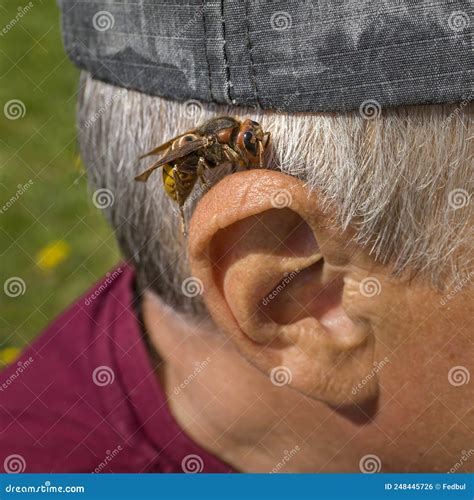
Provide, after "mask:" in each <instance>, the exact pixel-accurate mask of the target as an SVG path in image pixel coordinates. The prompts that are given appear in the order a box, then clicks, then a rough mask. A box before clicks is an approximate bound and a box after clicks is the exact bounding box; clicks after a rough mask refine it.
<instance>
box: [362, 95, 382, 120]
mask: <svg viewBox="0 0 474 500" xmlns="http://www.w3.org/2000/svg"><path fill="white" fill-rule="evenodd" d="M359 114H360V116H362V118H363V119H364V120H373V119H374V118H378V117H379V116H380V115H381V114H382V106H381V105H380V103H379V102H378V101H376V100H375V99H367V100H365V101H364V102H362V103H361V105H360V106H359Z"/></svg>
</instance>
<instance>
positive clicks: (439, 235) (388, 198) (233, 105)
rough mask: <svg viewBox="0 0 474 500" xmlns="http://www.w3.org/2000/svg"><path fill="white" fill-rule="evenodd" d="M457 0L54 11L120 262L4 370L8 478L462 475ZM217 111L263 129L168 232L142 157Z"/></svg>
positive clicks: (465, 220)
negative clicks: (267, 137) (141, 177)
mask: <svg viewBox="0 0 474 500" xmlns="http://www.w3.org/2000/svg"><path fill="white" fill-rule="evenodd" d="M99 4H100V5H99ZM468 4H469V2H463V1H459V2H444V1H441V2H428V1H426V2H425V1H420V2H417V3H414V2H409V1H397V2H392V3H385V2H375V1H359V2H290V1H278V2H270V1H262V2H251V1H244V2H234V1H223V2H204V3H202V2H192V1H183V2H161V1H160V2H158V1H157V2H155V3H153V2H152V3H147V4H145V3H144V4H141V3H140V4H137V3H132V2H128V1H126V2H124V3H120V4H117V3H110V2H107V1H105V0H104V1H102V2H99V3H97V2H94V3H89V2H84V3H83V2H78V1H75V0H63V1H62V2H61V5H62V8H63V27H64V32H65V44H66V48H67V50H68V53H69V55H70V56H71V57H72V59H73V60H74V61H75V62H76V63H77V64H78V65H79V66H80V67H81V68H82V69H83V70H84V73H83V75H82V81H81V86H80V93H79V111H78V116H79V126H78V132H79V141H80V147H81V151H82V155H83V158H84V162H85V165H86V167H87V170H88V174H89V176H90V179H91V182H92V184H93V186H94V188H93V190H94V195H93V196H94V198H95V200H96V202H97V204H99V205H100V206H101V207H102V208H103V209H104V211H105V212H106V215H107V217H108V219H109V221H110V223H111V225H112V226H113V228H114V230H115V233H116V235H117V239H118V242H119V244H120V247H121V249H122V251H123V254H124V256H125V258H126V259H127V263H124V264H122V265H120V266H119V267H118V268H117V269H115V270H114V271H112V272H111V273H109V274H108V275H107V277H106V278H105V279H104V281H103V282H102V283H100V284H98V285H96V286H95V287H94V288H93V289H91V290H89V291H88V292H87V293H86V294H85V295H84V297H83V298H82V299H81V300H79V301H78V302H77V303H76V304H74V305H73V306H72V307H71V308H70V309H69V310H68V311H67V312H66V313H65V314H64V315H63V316H61V317H60V318H59V319H58V320H57V321H56V322H55V323H53V324H52V325H51V326H50V327H49V329H48V330H47V331H46V332H45V333H44V334H43V335H42V336H41V337H40V338H39V339H38V340H37V341H36V342H35V343H34V344H33V345H32V346H31V348H30V349H29V350H28V351H27V352H26V353H25V354H24V358H23V363H24V362H25V360H26V359H29V358H31V359H33V360H34V361H33V362H32V363H30V366H28V368H27V369H25V370H24V371H23V373H22V374H21V379H20V380H21V381H20V380H19V381H17V382H14V383H15V385H16V386H15V388H13V387H11V388H9V387H10V385H13V382H12V377H13V376H14V375H15V370H17V368H18V367H17V366H13V367H11V368H10V369H8V370H7V371H6V372H4V373H3V380H2V382H3V387H4V390H2V394H1V395H0V397H1V405H0V422H1V429H2V433H1V434H0V450H1V453H2V456H1V457H0V458H1V460H2V463H4V467H5V468H10V469H12V468H16V469H20V470H24V471H26V472H37V471H41V472H49V471H54V472H71V471H77V472H88V471H89V472H93V471H95V472H146V471H150V472H176V471H179V472H181V471H184V472H201V471H203V472H227V471H244V472H358V471H362V472H378V471H383V472H428V471H429V472H432V471H436V472H443V471H444V472H448V471H452V472H458V471H459V472H469V471H470V472H472V471H474V459H472V458H471V457H472V455H473V454H474V450H473V449H472V448H474V445H473V431H474V412H473V406H472V401H473V399H474V398H473V396H474V393H473V385H472V382H471V383H469V382H470V375H471V372H472V369H473V365H472V359H473V344H472V333H473V332H472V313H473V298H474V291H473V287H472V278H473V276H474V269H473V267H472V256H473V255H472V249H473V232H472V221H473V212H472V203H470V194H471V192H472V179H473V175H472V159H473V148H472V144H473V132H474V126H473V123H472V112H473V108H472V105H471V104H470V98H471V95H472V94H471V92H472V70H473V67H472V53H471V52H470V51H471V45H470V44H471V42H472V31H471V21H470V13H471V11H470V7H469V5H468ZM99 7H100V8H99ZM91 23H92V25H91ZM221 116H232V117H234V118H235V119H237V120H239V121H243V120H245V119H247V118H250V119H252V120H253V121H256V122H257V123H259V124H260V125H261V127H262V129H263V131H264V132H270V134H271V142H270V145H269V146H268V147H267V148H266V150H265V154H264V157H263V165H262V166H260V165H257V166H255V168H249V169H246V168H240V167H239V166H238V165H237V168H236V165H231V164H232V161H230V160H229V161H227V162H225V164H224V163H223V164H222V165H221V164H217V165H213V167H214V168H208V167H209V165H207V166H206V165H204V166H203V170H202V171H200V172H199V176H200V177H202V179H203V185H200V184H199V183H196V185H195V187H194V190H193V191H191V192H189V193H187V195H188V197H187V200H186V203H185V204H184V218H185V221H186V225H187V226H189V234H188V235H184V234H183V232H182V231H181V228H180V213H179V203H176V201H178V202H179V201H180V200H179V198H177V196H176V193H175V192H174V191H173V189H175V190H177V189H178V188H180V187H181V188H182V187H183V186H180V185H179V182H180V180H182V179H181V178H178V177H174V178H173V181H175V184H172V186H171V188H170V184H169V179H168V178H167V175H168V173H169V171H171V170H170V169H173V167H176V165H177V163H176V162H177V159H176V158H172V159H170V160H169V162H168V164H167V165H168V166H169V169H168V170H166V169H165V168H163V169H157V170H156V171H155V172H154V173H153V174H152V175H150V177H149V179H148V181H147V182H146V183H141V182H137V181H136V180H135V179H134V177H135V176H137V174H139V173H140V172H142V171H143V170H145V169H146V168H147V167H148V166H149V165H150V164H152V163H153V162H155V161H157V160H159V159H160V157H161V156H160V155H163V154H166V148H165V149H164V150H161V151H159V152H156V153H157V154H156V155H154V156H150V157H147V158H146V159H144V160H138V157H139V156H141V155H143V154H144V153H146V152H148V151H150V150H153V149H154V148H156V147H158V146H160V145H161V144H163V143H165V142H166V141H169V140H171V139H173V138H175V137H177V136H179V135H181V134H184V133H185V132H188V131H190V130H193V129H195V128H196V127H197V126H198V125H200V124H202V123H204V122H206V121H207V120H211V119H213V118H216V117H221ZM196 136H199V134H198V132H196V131H194V132H192V137H191V140H196ZM197 138H198V139H199V137H197ZM184 142H185V141H184ZM184 142H183V143H184ZM172 148H174V149H172V150H173V151H176V145H174V146H172ZM204 149H205V146H203V145H201V146H200V149H198V150H197V153H196V152H195V151H194V150H193V154H194V155H195V158H194V159H195V160H196V162H194V163H193V162H188V164H187V165H188V167H189V168H188V171H187V174H188V175H189V176H191V181H190V182H191V183H192V182H194V180H196V179H197V177H198V170H197V168H198V164H197V161H198V159H199V158H200V157H201V156H203V155H204ZM234 149H235V150H236V151H234V152H237V153H238V154H241V153H242V151H241V150H239V149H238V148H237V147H236V148H234ZM180 158H181V156H180ZM160 166H161V165H160ZM234 170H237V171H236V172H234ZM163 172H164V173H163ZM167 172H168V173H167ZM201 174H202V175H201ZM163 175H164V177H163ZM163 180H164V181H165V185H163ZM167 182H168V184H166V183H167ZM170 191H171V193H170ZM169 194H172V195H175V199H172V197H171V196H168V195H169ZM181 201H183V200H181ZM9 381H10V382H9ZM5 384H6V385H5ZM7 472H8V470H7Z"/></svg>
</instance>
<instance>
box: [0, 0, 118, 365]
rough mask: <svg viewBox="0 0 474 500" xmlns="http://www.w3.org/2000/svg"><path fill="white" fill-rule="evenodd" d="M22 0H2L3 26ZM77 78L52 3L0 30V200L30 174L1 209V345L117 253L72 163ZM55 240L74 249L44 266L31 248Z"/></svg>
mask: <svg viewBox="0 0 474 500" xmlns="http://www.w3.org/2000/svg"><path fill="white" fill-rule="evenodd" d="M27 4H28V1H26V0H25V1H24V2H22V1H20V2H18V1H14V0H2V1H1V3H0V30H1V29H2V28H3V27H4V26H6V25H7V23H8V22H9V21H10V20H11V19H13V18H15V16H16V15H17V12H18V10H17V9H18V8H19V7H21V6H25V5H27ZM78 76H79V72H78V70H77V69H76V68H75V67H74V66H73V65H72V64H71V63H70V62H69V60H68V59H67V57H66V55H65V53H64V50H63V46H62V41H61V36H60V26H59V11H58V8H57V5H56V3H55V2H54V0H33V7H32V8H31V9H30V11H29V12H28V13H26V15H24V16H23V18H21V19H20V21H19V22H18V23H17V24H16V25H15V26H14V27H12V28H11V29H10V31H8V33H7V34H4V35H3V36H0V207H1V206H3V205H4V203H5V202H6V201H7V200H9V199H10V198H11V197H12V196H14V195H15V193H16V191H17V189H18V187H17V186H18V185H19V184H25V183H28V182H29V181H30V179H31V180H32V181H33V184H32V186H31V187H30V188H29V190H28V191H26V192H25V193H24V194H23V195H21V196H20V197H19V199H18V201H16V203H14V205H13V206H11V207H10V208H9V209H8V210H7V211H5V212H4V213H2V214H0V352H1V350H2V349H3V350H5V348H9V347H14V348H22V347H23V346H25V345H26V344H27V343H28V342H30V341H31V340H32V339H33V338H34V337H35V336H36V335H37V334H38V333H39V332H40V331H41V330H42V328H44V327H45V326H46V325H47V324H48V323H49V322H50V321H51V320H52V319H53V318H54V317H55V316H56V315H57V314H58V313H60V312H61V311H62V310H63V309H64V308H65V307H66V306H67V305H68V304H70V303H71V302H72V301H73V300H74V299H75V298H76V297H77V296H78V295H79V294H80V293H82V292H83V291H84V290H85V289H86V288H87V287H88V286H89V285H90V284H91V283H93V282H94V281H95V280H97V279H98V278H99V277H100V276H101V275H102V274H104V273H105V272H106V271H107V270H108V269H109V268H110V267H111V266H113V265H114V264H115V263H116V262H118V260H119V256H118V252H117V247H116V244H115V240H114V237H113V234H112V233H111V231H110V229H109V228H108V226H107V225H106V223H105V221H104V219H103V216H102V214H101V213H100V211H99V210H98V209H96V208H95V207H94V205H93V204H92V193H91V192H90V190H88V187H87V181H86V177H85V173H84V171H83V169H82V167H81V166H80V162H79V161H78V154H77V146H76V139H75V123H74V120H75V103H76V93H77V82H78ZM12 99H19V100H21V101H22V102H23V103H24V105H25V107H26V113H25V116H24V117H23V118H19V119H17V120H9V119H7V117H6V116H5V113H4V106H5V104H6V103H7V102H8V101H10V100H12ZM55 240H64V241H66V242H67V243H68V244H69V246H70V249H71V251H70V254H69V256H68V257H67V258H66V259H65V260H64V261H63V262H62V263H60V264H59V265H58V266H56V267H55V268H53V269H48V270H43V269H41V268H40V267H39V266H38V265H37V254H38V252H39V251H40V250H41V249H42V248H43V247H45V246H46V245H48V244H50V243H51V242H53V241H55ZM13 276H15V277H20V278H21V279H23V280H24V282H25V284H26V290H25V293H24V294H23V295H20V296H18V297H9V296H7V295H6V294H5V292H4V283H5V281H6V280H7V279H8V278H10V277H13ZM0 361H1V360H0Z"/></svg>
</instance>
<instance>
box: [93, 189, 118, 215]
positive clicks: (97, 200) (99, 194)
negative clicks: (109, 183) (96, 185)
mask: <svg viewBox="0 0 474 500" xmlns="http://www.w3.org/2000/svg"><path fill="white" fill-rule="evenodd" d="M114 202H115V196H114V193H113V192H112V191H111V190H110V189H106V188H100V189H96V190H95V191H94V193H93V195H92V203H93V204H94V206H95V207H96V208H99V209H100V210H104V209H105V208H109V207H111V206H112V205H113V204H114Z"/></svg>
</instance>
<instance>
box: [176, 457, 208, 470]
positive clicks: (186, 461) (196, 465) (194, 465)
mask: <svg viewBox="0 0 474 500" xmlns="http://www.w3.org/2000/svg"><path fill="white" fill-rule="evenodd" d="M181 469H182V470H183V472H185V473H186V474H197V473H199V472H202V471H203V470H204V460H203V459H202V458H201V457H200V456H199V455H195V454H191V455H186V456H185V457H184V458H183V460H182V461H181Z"/></svg>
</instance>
